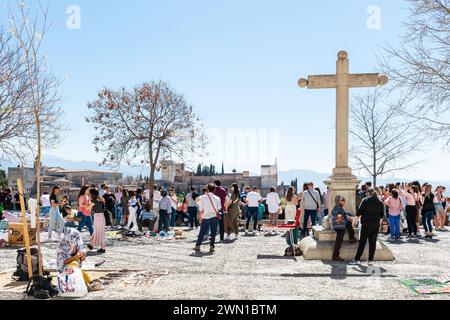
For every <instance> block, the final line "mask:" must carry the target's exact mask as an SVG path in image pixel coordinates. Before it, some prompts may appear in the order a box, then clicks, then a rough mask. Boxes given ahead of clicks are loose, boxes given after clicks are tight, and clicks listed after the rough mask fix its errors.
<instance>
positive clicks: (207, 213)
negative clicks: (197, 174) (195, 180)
mask: <svg viewBox="0 0 450 320" xmlns="http://www.w3.org/2000/svg"><path fill="white" fill-rule="evenodd" d="M215 191H216V185H215V184H212V183H210V184H208V193H207V194H206V195H205V196H203V197H202V198H201V199H200V203H199V208H198V209H199V211H200V214H201V216H202V224H201V227H200V233H199V235H198V240H197V244H196V246H195V248H194V251H195V252H200V248H201V245H202V242H203V238H204V237H205V235H206V232H207V230H208V229H210V230H211V242H210V249H209V252H210V253H214V251H215V241H216V233H217V224H218V222H219V218H221V216H220V211H221V210H222V207H221V205H222V204H221V201H220V198H219V197H217V196H216V195H215V194H214V192H215Z"/></svg>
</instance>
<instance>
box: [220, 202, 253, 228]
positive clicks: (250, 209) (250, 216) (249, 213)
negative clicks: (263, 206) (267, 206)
mask: <svg viewBox="0 0 450 320" xmlns="http://www.w3.org/2000/svg"><path fill="white" fill-rule="evenodd" d="M252 219H253V231H256V229H257V227H258V207H247V223H246V224H245V230H248V229H249V227H250V220H252ZM222 220H223V219H222Z"/></svg>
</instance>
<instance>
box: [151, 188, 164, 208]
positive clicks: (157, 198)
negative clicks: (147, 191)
mask: <svg viewBox="0 0 450 320" xmlns="http://www.w3.org/2000/svg"><path fill="white" fill-rule="evenodd" d="M161 198H162V197H161V192H159V191H155V192H153V209H159V201H160V200H161Z"/></svg>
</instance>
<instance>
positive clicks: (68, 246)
mask: <svg viewBox="0 0 450 320" xmlns="http://www.w3.org/2000/svg"><path fill="white" fill-rule="evenodd" d="M85 260H86V252H85V251H84V248H83V239H82V238H81V234H80V232H78V230H76V229H73V228H64V232H63V237H62V238H61V240H60V242H59V244H58V247H57V249H56V263H57V268H58V272H63V271H64V269H65V268H79V269H80V270H81V273H82V274H83V279H84V283H85V284H86V287H87V288H88V290H90V291H96V290H98V289H99V282H98V281H91V278H90V277H89V275H88V274H87V273H86V272H85V271H83V269H82V263H83V261H85ZM100 285H101V284H100Z"/></svg>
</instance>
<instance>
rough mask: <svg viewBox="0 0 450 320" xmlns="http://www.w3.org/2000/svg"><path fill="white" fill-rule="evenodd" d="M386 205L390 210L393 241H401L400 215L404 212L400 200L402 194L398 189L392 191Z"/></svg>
mask: <svg viewBox="0 0 450 320" xmlns="http://www.w3.org/2000/svg"><path fill="white" fill-rule="evenodd" d="M384 204H385V205H386V206H387V207H388V209H389V226H390V229H391V240H399V239H401V238H400V234H401V230H400V215H401V212H402V211H403V204H402V201H401V199H400V194H399V191H398V190H397V189H394V190H392V192H391V196H390V197H389V198H387V199H386V201H385V202H384Z"/></svg>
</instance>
